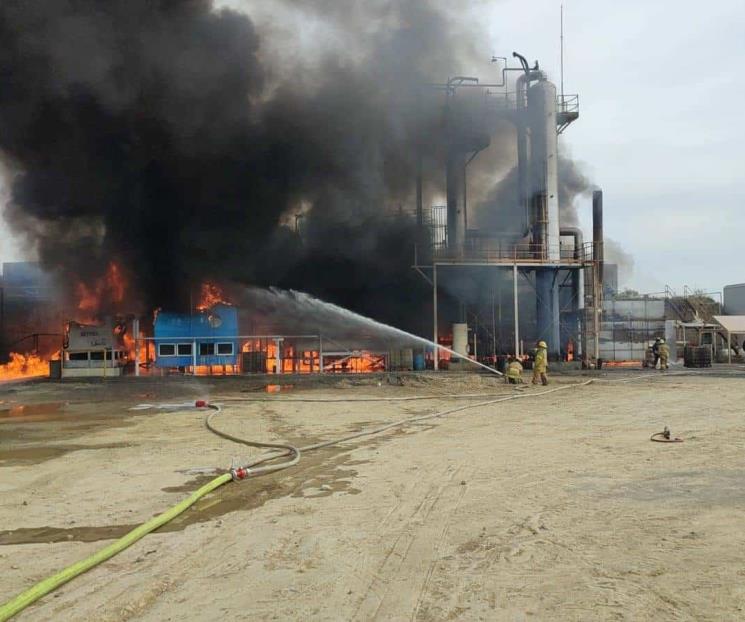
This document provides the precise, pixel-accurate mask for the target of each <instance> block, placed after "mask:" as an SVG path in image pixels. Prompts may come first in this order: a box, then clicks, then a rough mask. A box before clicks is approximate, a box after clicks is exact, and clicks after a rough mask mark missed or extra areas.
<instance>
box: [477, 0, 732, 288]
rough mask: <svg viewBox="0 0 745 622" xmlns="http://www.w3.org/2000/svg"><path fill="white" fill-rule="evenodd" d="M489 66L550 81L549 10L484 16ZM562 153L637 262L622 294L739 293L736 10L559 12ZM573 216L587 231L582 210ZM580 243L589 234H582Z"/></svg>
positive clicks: (519, 4) (588, 7) (595, 7)
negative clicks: (515, 62) (572, 112)
mask: <svg viewBox="0 0 745 622" xmlns="http://www.w3.org/2000/svg"><path fill="white" fill-rule="evenodd" d="M489 4H490V5H492V10H491V14H492V17H491V19H492V22H491V26H490V33H491V35H492V38H493V41H494V44H495V49H494V50H493V52H495V53H497V52H498V53H499V54H500V55H505V56H506V55H508V54H511V52H512V50H513V49H515V50H517V51H519V52H522V53H523V54H525V55H526V56H527V57H528V59H529V60H531V61H532V60H533V59H539V60H540V61H541V65H542V66H543V67H544V68H545V69H547V70H548V71H549V73H550V74H551V75H552V76H554V78H555V80H556V81H557V83H558V75H559V71H558V68H559V14H560V8H559V7H560V4H561V2H560V1H559V0H503V1H502V2H492V3H489ZM564 19H565V91H566V92H567V93H579V95H580V118H579V120H578V121H577V122H576V123H575V124H574V125H573V126H571V127H570V128H569V129H568V130H567V131H566V133H565V134H564V136H563V138H562V140H563V141H564V144H565V146H567V147H569V150H570V152H571V153H572V155H573V156H574V158H575V159H577V160H579V161H581V162H582V163H583V164H584V165H585V170H586V171H587V172H588V173H589V175H590V178H591V180H592V181H593V182H594V183H596V184H597V185H598V186H600V187H602V188H603V191H604V206H605V214H604V216H605V218H604V221H605V222H604V225H605V233H606V235H607V236H609V237H611V238H614V239H615V240H617V241H618V242H620V243H621V245H622V246H623V248H624V249H625V250H627V251H629V252H630V253H631V254H632V255H633V256H634V261H635V271H634V274H633V276H632V279H631V282H630V283H629V284H630V285H632V286H634V287H635V288H636V289H640V290H642V291H659V290H660V289H661V288H662V287H664V285H665V284H669V285H671V286H672V287H673V288H674V289H677V290H681V289H682V287H683V285H688V286H690V287H695V288H704V289H715V290H719V289H721V287H722V286H723V285H725V284H728V283H740V282H743V281H745V263H743V262H742V261H741V259H740V257H741V254H742V249H743V246H745V244H744V242H745V212H744V211H743V208H744V207H745V189H744V187H743V176H744V174H745V157H744V156H743V154H742V152H741V151H740V149H741V148H742V146H743V145H745V116H744V111H743V103H744V102H745V83H744V82H743V80H742V78H740V76H739V75H738V74H739V73H740V67H741V65H742V62H743V60H745V2H743V1H742V0H714V1H713V2H709V3H701V2H693V1H692V0H653V1H650V0H624V1H623V2H618V1H614V0H565V2H564ZM581 214H582V217H583V221H584V223H586V225H587V226H588V227H589V225H590V222H591V206H590V201H589V200H588V201H585V202H583V204H582V206H581ZM588 231H589V229H588Z"/></svg>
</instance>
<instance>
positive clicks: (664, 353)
mask: <svg viewBox="0 0 745 622" xmlns="http://www.w3.org/2000/svg"><path fill="white" fill-rule="evenodd" d="M658 352H659V357H660V369H667V367H668V361H669V360H670V347H669V346H668V345H667V344H666V343H665V340H664V339H660V347H659V350H658Z"/></svg>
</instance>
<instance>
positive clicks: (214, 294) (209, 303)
mask: <svg viewBox="0 0 745 622" xmlns="http://www.w3.org/2000/svg"><path fill="white" fill-rule="evenodd" d="M216 304H225V305H229V304H230V303H229V302H228V301H227V300H225V294H224V293H223V291H222V288H221V287H219V286H217V285H215V284H214V283H202V290H201V294H200V297H199V303H198V304H197V311H207V310H208V309H211V308H212V307H214V306H215V305H216Z"/></svg>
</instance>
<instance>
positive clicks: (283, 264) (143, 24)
mask: <svg viewBox="0 0 745 622" xmlns="http://www.w3.org/2000/svg"><path fill="white" fill-rule="evenodd" d="M272 4H273V7H274V8H276V10H271V11H268V10H266V8H265V7H263V6H262V3H258V2H252V1H250V0H246V2H244V3H242V5H241V6H244V7H245V10H243V11H238V10H235V9H228V8H225V7H224V6H223V5H222V4H221V3H216V2H210V1H208V0H204V1H198V2H183V3H180V2H150V1H148V0H132V1H129V2H109V3H106V4H105V6H104V7H102V6H101V4H100V3H96V2H77V3H63V4H60V5H59V6H56V7H55V10H48V7H47V3H45V2H43V1H42V0H27V1H26V2H23V3H17V2H11V3H3V4H2V5H0V42H1V43H0V46H2V50H1V51H2V53H0V74H2V75H5V76H11V77H12V79H10V80H9V81H8V82H7V83H6V84H5V85H4V88H3V89H2V90H0V153H1V154H2V159H3V164H4V177H5V178H6V180H7V182H8V183H7V185H8V188H9V195H10V199H9V201H8V204H7V206H6V209H5V217H6V219H7V220H8V222H9V224H10V225H11V227H12V228H13V229H14V231H15V232H16V233H17V234H18V235H19V236H24V237H25V238H26V239H27V240H28V241H29V244H30V246H31V247H32V248H33V250H34V251H35V252H36V253H37V254H38V257H39V260H40V262H41V264H42V266H43V268H44V270H45V271H46V272H48V273H50V274H54V275H55V277H56V278H57V280H58V281H59V282H60V283H63V284H67V286H65V287H63V289H64V290H65V291H66V292H67V294H66V295H62V294H60V296H59V297H58V298H57V299H56V300H59V301H60V304H59V306H60V308H62V309H63V311H62V313H64V316H65V320H74V321H76V322H79V323H81V324H96V323H100V322H101V321H103V320H105V318H106V317H114V316H122V317H125V318H130V319H131V318H137V319H138V320H139V323H140V324H141V326H142V331H140V330H135V329H134V327H133V326H132V325H131V324H130V330H129V331H128V332H127V333H125V335H124V337H123V339H124V341H125V342H126V341H127V340H128V339H133V340H135V341H136V343H125V347H126V348H127V351H128V353H129V354H130V356H129V357H128V360H129V361H130V362H129V363H128V365H129V366H130V367H132V366H134V369H135V370H136V371H138V372H139V371H140V370H141V368H142V369H149V366H150V365H151V364H152V365H154V366H155V367H156V368H163V367H162V366H163V365H166V361H167V359H168V358H169V357H171V356H173V358H172V359H171V362H173V363H176V364H175V365H174V368H176V369H178V368H185V367H196V368H201V367H204V366H203V365H200V364H199V361H197V364H196V365H194V361H193V357H194V355H195V354H196V355H197V356H199V352H198V351H196V350H195V348H194V340H193V339H192V350H191V353H192V354H191V355H192V361H191V363H192V364H191V365H189V366H184V365H181V364H178V363H182V362H185V358H184V360H180V359H179V356H182V357H187V356H188V355H187V354H185V353H186V352H187V350H188V343H186V342H184V343H181V341H176V342H174V343H172V344H168V343H165V342H164V344H165V345H166V346H168V345H173V346H174V348H175V350H174V352H175V354H173V355H171V354H168V352H170V350H169V348H167V347H166V348H165V351H164V352H163V353H160V352H159V351H157V347H158V346H157V345H156V343H155V338H156V336H155V334H154V333H153V332H151V331H150V332H149V326H148V325H149V323H150V322H151V320H150V319H149V318H151V316H152V313H153V310H154V309H163V312H164V313H166V314H175V315H174V316H170V315H164V316H163V319H162V320H161V322H165V318H167V317H171V319H173V320H174V321H175V320H176V317H177V316H180V317H182V318H183V317H189V318H192V316H193V317H194V318H201V317H203V316H204V315H205V313H208V311H209V309H211V308H213V307H214V305H215V304H216V303H217V301H214V300H213V301H210V302H207V303H205V305H204V306H203V308H201V309H199V308H197V309H196V314H195V307H197V305H195V304H194V295H193V294H194V288H195V287H199V286H200V285H201V284H202V283H216V284H218V285H229V284H239V285H242V286H247V285H255V286H259V287H270V286H276V287H280V288H284V289H292V290H299V291H304V292H309V293H310V294H313V295H314V296H317V297H319V298H321V299H324V300H328V301H330V302H333V303H335V304H337V305H339V306H341V307H344V308H349V309H352V310H354V311H356V312H358V313H360V314H362V315H365V316H369V317H372V318H375V319H376V320H380V321H382V322H384V323H387V324H391V325H396V326H399V327H401V328H403V329H405V330H407V331H410V332H412V333H415V334H417V335H420V336H424V335H426V336H428V337H430V336H431V337H434V339H435V341H438V342H441V343H443V344H446V343H452V344H455V342H456V341H457V347H458V348H459V349H460V350H462V354H465V353H466V352H468V353H469V355H470V356H473V357H476V358H484V357H487V356H488V357H492V359H494V358H495V357H496V356H497V355H498V354H500V353H506V352H511V351H513V350H518V351H519V350H521V349H522V348H521V347H520V342H521V341H523V340H525V341H528V342H529V341H532V340H535V339H537V338H544V339H546V341H548V342H549V346H550V351H551V353H552V354H553V355H554V356H561V355H562V354H563V355H564V356H567V355H568V352H569V350H570V348H569V347H568V344H569V343H570V342H571V343H573V344H577V345H576V348H573V350H574V352H578V353H579V352H582V353H583V354H586V353H587V352H588V351H589V349H588V348H587V345H586V344H587V342H588V340H590V341H591V340H592V335H591V332H590V330H588V328H587V327H588V326H590V325H592V322H588V318H590V319H592V317H593V313H594V311H593V309H598V308H599V305H598V303H597V300H598V299H599V297H598V296H594V295H593V293H594V292H595V291H596V287H595V281H596V280H598V279H599V278H600V276H601V274H602V270H600V269H597V270H592V266H599V265H600V263H599V262H600V260H601V259H602V239H601V237H599V236H595V238H594V240H593V243H592V244H591V243H589V242H585V241H584V239H583V237H582V235H581V232H579V231H578V230H576V229H572V227H574V226H575V225H576V222H574V219H573V218H572V215H571V211H572V199H573V198H574V196H575V195H576V194H577V193H578V192H585V191H587V190H588V188H589V184H588V183H586V180H582V179H581V180H580V182H579V183H575V184H573V185H571V184H567V183H564V180H566V179H567V178H568V175H563V174H562V170H563V169H565V170H566V169H567V168H569V169H571V168H572V167H571V163H569V164H567V162H568V160H567V159H566V158H564V157H563V156H562V155H561V154H560V152H559V149H558V135H559V134H560V133H561V132H563V130H564V129H565V128H566V127H567V126H568V125H569V124H570V123H571V122H572V121H574V120H575V119H576V118H577V116H578V107H577V99H576V96H571V97H570V96H565V95H564V94H563V93H561V94H559V95H557V93H556V88H555V86H554V85H553V84H552V83H551V81H550V80H549V79H548V77H547V75H546V74H545V73H544V72H543V71H542V70H541V69H540V68H539V67H538V66H537V65H536V66H530V65H529V64H528V63H527V61H525V60H524V59H522V58H521V57H519V56H517V57H516V58H518V60H519V64H514V62H513V61H511V63H512V64H511V65H510V66H507V63H506V60H505V59H500V60H499V64H498V65H494V64H492V65H489V64H488V59H484V58H483V50H484V49H488V48H486V46H487V45H488V40H487V39H486V38H485V36H484V33H483V32H481V31H479V30H478V28H477V27H474V26H473V25H472V22H471V21H465V22H464V21H463V20H460V19H459V13H458V11H457V10H455V9H453V7H452V6H451V4H452V3H445V2H439V1H433V2H427V3H422V2H417V1H414V0H373V1H372V2H369V3H365V4H364V7H361V8H360V9H359V11H343V10H336V9H332V5H333V3H315V2H294V1H290V0H277V2H276V3H272ZM298 19H302V22H303V23H311V22H313V23H316V22H318V23H322V24H323V27H324V29H325V30H326V31H328V32H333V33H335V35H338V36H329V37H313V38H312V39H313V40H312V45H309V46H307V47H302V46H304V45H306V43H307V42H304V40H303V39H302V38H298V37H291V36H287V35H288V32H292V29H293V28H294V25H295V24H296V23H298V22H297V20H298ZM464 29H466V30H464ZM26 32H34V33H36V35H35V37H34V41H30V40H29V38H28V37H25V36H23V33H26ZM112 32H115V33H116V37H113V36H112V37H108V36H101V34H100V33H112ZM465 32H467V33H468V36H464V33H465ZM288 41H290V42H292V45H288V44H287V42H288ZM290 48H291V49H290ZM487 67H491V69H490V70H487ZM479 68H480V69H479ZM476 69H478V71H476ZM487 71H490V72H491V74H492V75H493V76H496V78H498V79H496V80H495V79H488V80H483V79H479V80H477V79H476V78H473V77H469V76H473V75H474V74H476V75H479V73H478V72H482V73H486V72H487ZM448 75H449V76H456V77H453V78H450V79H448V80H445V78H446V76H448ZM562 167H563V168H562ZM511 169H514V170H512V171H511ZM442 199H444V200H445V201H446V205H445V206H444V207H443V209H439V208H436V207H434V208H431V209H429V208H425V206H431V205H435V206H437V205H438V204H439V203H440V202H441V201H442ZM596 202H597V201H596ZM598 213H599V212H598ZM597 230H598V231H600V228H598V229H597ZM412 264H414V266H415V269H414V270H412V269H411V268H412ZM422 275H424V276H425V277H426V278H421V276H422ZM515 290H516V291H517V294H516V295H513V291H515ZM65 298H66V300H64V304H63V302H62V300H63V299H65ZM513 298H514V299H515V300H516V301H517V303H518V304H513V303H512V302H511V300H512V299H513ZM518 299H519V300H518ZM236 306H237V307H238V311H239V314H240V313H241V311H242V306H241V305H239V304H236ZM249 315H251V319H249V320H248V325H247V327H246V328H244V327H242V326H240V324H241V321H240V320H239V322H238V324H239V328H238V329H237V330H236V331H235V332H236V334H235V335H230V337H231V341H233V342H235V339H232V338H233V337H235V338H236V339H237V338H238V336H239V335H242V336H247V337H252V339H245V340H241V339H238V341H237V343H234V347H233V350H232V352H231V354H227V350H226V351H225V352H224V353H220V354H218V353H217V352H215V353H214V354H210V353H209V352H208V349H209V346H207V345H205V348H207V350H205V354H204V356H205V357H211V356H214V357H222V358H220V359H219V360H220V361H222V360H223V359H225V361H226V362H225V366H232V367H233V368H234V367H235V366H238V367H239V368H241V367H242V368H245V369H255V370H263V371H272V370H275V371H286V370H288V369H290V370H308V369H313V370H316V369H317V370H325V369H326V368H328V371H333V370H337V369H341V370H376V369H381V368H383V367H385V368H390V367H392V366H401V367H404V368H410V367H414V366H418V367H421V366H422V364H421V363H422V357H426V358H427V359H428V360H429V364H430V365H431V366H433V367H438V366H439V361H440V357H438V356H436V355H435V354H434V353H433V351H432V350H431V349H430V350H429V351H428V352H425V351H424V349H423V348H420V349H419V350H417V351H413V352H412V354H411V356H409V354H408V353H405V354H402V350H403V349H405V347H409V345H410V344H407V345H406V346H401V345H400V344H390V343H375V342H374V341H375V340H370V339H369V337H370V336H369V335H365V334H358V335H357V336H356V340H355V339H346V340H344V343H343V346H342V347H339V346H337V345H334V343H331V341H332V340H334V339H335V337H334V334H333V331H334V330H336V327H327V328H325V329H324V330H319V327H318V326H317V325H316V324H315V323H313V322H309V321H307V318H306V322H305V324H304V325H303V324H302V323H301V324H300V325H298V324H297V323H295V324H294V327H293V328H292V329H290V328H287V327H285V326H281V325H280V326H278V327H276V326H275V328H273V329H272V330H269V329H266V330H260V329H258V328H257V327H256V326H254V324H256V323H257V321H256V319H255V315H256V314H255V313H249ZM128 321H130V320H128ZM61 325H62V322H61V321H60V323H59V324H58V326H61ZM453 325H459V328H458V330H457V332H458V338H457V339H455V334H454V331H453V328H452V327H453ZM165 326H166V324H162V325H160V326H159V327H158V330H159V331H160V330H165ZM56 331H59V328H57V329H56ZM56 331H52V332H56ZM329 331H331V332H329ZM451 333H452V334H451ZM292 335H296V336H297V337H292ZM463 335H465V339H464V338H463ZM174 336H176V337H182V336H183V337H187V338H189V337H194V336H195V335H193V334H192V333H191V332H190V333H188V334H186V335H167V337H174ZM196 336H198V335H196ZM277 336H279V337H283V340H282V341H276V340H275V337H277ZM158 339H160V337H159V336H158ZM327 340H329V341H328V342H327ZM383 341H385V340H383ZM214 343H215V344H217V342H216V341H214ZM221 343H222V342H221ZM225 343H228V342H225ZM142 344H146V345H147V347H145V348H143V347H142ZM225 348H227V346H225ZM143 349H144V350H145V351H141V350H143ZM179 349H181V351H182V352H183V353H184V354H181V355H179ZM392 351H393V352H397V354H396V355H395V356H390V353H391V352H392ZM246 355H247V356H246ZM333 357H336V359H335V361H332V358H333ZM136 358H138V359H139V364H136V365H135V364H133V363H132V361H134V360H135V359H136ZM89 360H90V359H89ZM205 360H206V359H205ZM216 360H218V359H216ZM228 360H230V362H229V363H228V362H227V361H228ZM414 361H416V365H415V364H414ZM244 363H245V364H244ZM218 365H219V366H220V367H222V363H218ZM206 366H207V367H209V363H208V364H207V365H206ZM168 367H171V366H170V365H168Z"/></svg>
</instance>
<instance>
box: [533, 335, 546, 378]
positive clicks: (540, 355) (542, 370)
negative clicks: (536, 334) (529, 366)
mask: <svg viewBox="0 0 745 622" xmlns="http://www.w3.org/2000/svg"><path fill="white" fill-rule="evenodd" d="M547 370H548V346H547V345H546V342H545V341H539V342H538V349H537V350H536V352H535V361H534V362H533V384H538V381H540V382H541V384H542V385H544V386H545V385H547V384H548V377H547V376H546V371H547Z"/></svg>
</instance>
